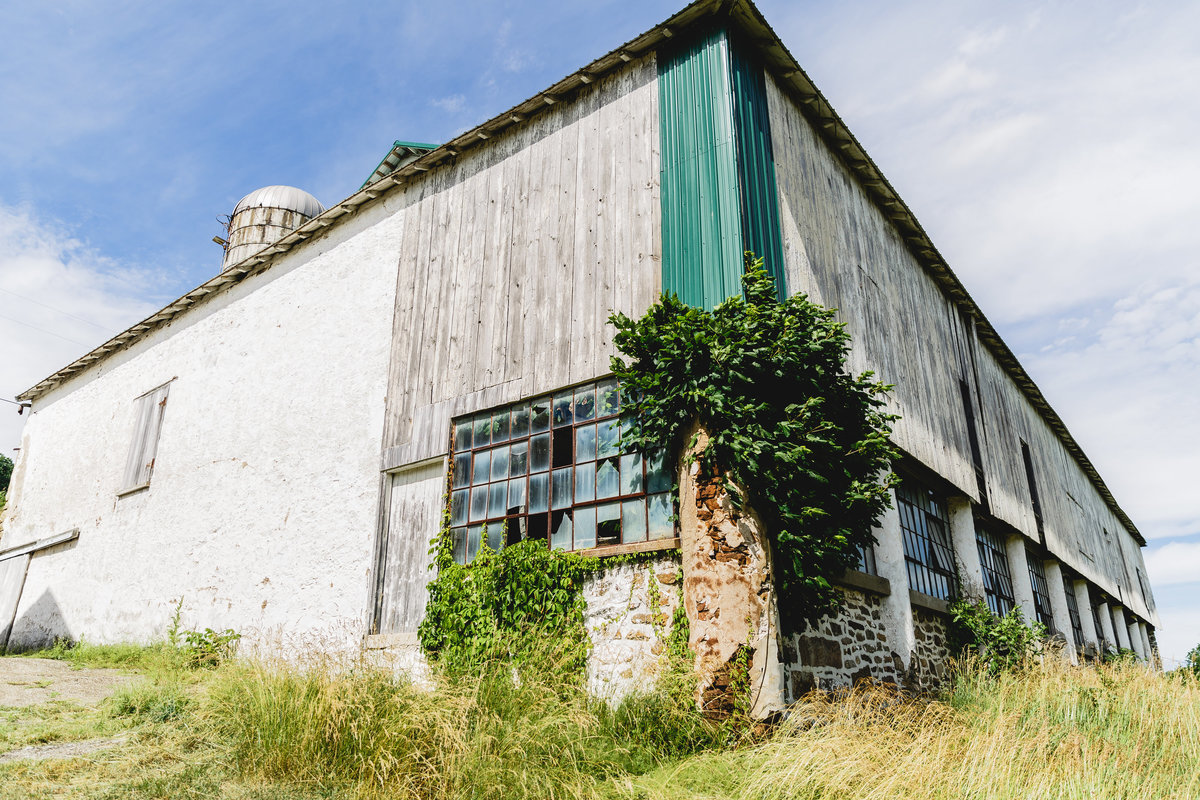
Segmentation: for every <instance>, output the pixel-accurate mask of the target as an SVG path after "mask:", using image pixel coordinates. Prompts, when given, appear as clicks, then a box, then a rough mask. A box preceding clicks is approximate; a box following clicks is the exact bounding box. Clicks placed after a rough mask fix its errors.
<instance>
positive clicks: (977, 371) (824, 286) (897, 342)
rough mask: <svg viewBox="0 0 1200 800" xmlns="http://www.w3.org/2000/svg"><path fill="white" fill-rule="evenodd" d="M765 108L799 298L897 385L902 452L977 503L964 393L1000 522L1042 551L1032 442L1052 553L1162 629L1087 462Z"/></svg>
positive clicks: (915, 265)
mask: <svg viewBox="0 0 1200 800" xmlns="http://www.w3.org/2000/svg"><path fill="white" fill-rule="evenodd" d="M767 99H768V103H769V106H770V111H771V126H772V142H773V145H774V149H775V166H776V180H777V183H778V187H779V202H780V215H781V218H782V227H783V241H784V258H785V261H786V271H787V280H788V287H789V290H790V291H793V292H803V293H806V294H808V295H809V297H810V298H811V299H813V300H814V301H816V302H819V303H822V304H823V305H826V306H831V307H834V308H836V309H838V315H839V318H840V319H841V320H842V321H844V322H845V323H846V326H847V330H848V332H849V333H850V334H851V336H852V337H853V351H852V353H851V357H850V360H849V365H850V368H851V369H852V370H855V371H861V370H868V369H869V370H873V371H874V372H875V373H876V374H877V375H878V376H879V377H880V378H881V379H882V380H884V381H886V382H888V383H893V384H895V385H896V388H895V390H894V392H893V393H892V397H891V401H890V410H893V411H895V412H896V413H898V414H900V416H901V420H900V421H899V422H898V423H897V424H896V428H895V435H894V437H893V438H894V441H895V442H896V443H897V444H898V445H899V446H900V447H901V448H903V449H904V450H905V451H906V452H907V453H909V454H910V455H912V456H913V457H914V458H916V459H917V460H919V461H920V462H922V463H923V464H925V465H926V466H928V467H930V468H932V469H933V470H935V471H936V472H937V473H938V474H939V475H941V476H942V477H943V478H945V479H946V480H947V481H948V482H950V483H951V484H953V485H954V486H955V487H957V488H958V490H959V491H961V492H962V494H964V495H966V496H968V497H970V498H971V499H972V500H973V501H976V502H978V501H979V500H980V497H979V492H978V488H977V481H976V478H975V474H974V468H973V463H972V454H971V448H970V440H969V436H968V432H967V422H966V415H965V412H964V409H963V403H962V394H961V389H960V381H962V382H965V383H966V385H967V386H968V388H969V391H970V394H971V398H972V403H973V404H974V407H975V415H976V420H977V424H976V429H977V431H978V436H979V446H980V450H981V455H982V461H983V471H984V476H985V482H986V486H987V491H988V501H989V504H990V508H991V512H992V513H993V514H994V515H995V516H996V517H997V518H999V519H1000V520H1002V521H1003V522H1005V523H1007V524H1009V525H1011V526H1012V527H1013V528H1015V529H1017V530H1019V531H1021V532H1022V533H1023V534H1025V535H1026V536H1028V537H1029V538H1030V539H1031V540H1034V541H1037V540H1038V531H1037V524H1036V520H1035V517H1034V513H1033V507H1032V502H1031V499H1030V491H1029V482H1028V479H1027V475H1026V469H1025V463H1024V458H1023V455H1022V450H1021V442H1022V441H1024V442H1025V443H1027V444H1028V446H1029V450H1030V456H1031V458H1032V461H1033V469H1034V478H1035V481H1036V482H1037V486H1038V496H1039V498H1040V501H1041V507H1042V518H1043V530H1044V533H1045V544H1046V546H1047V547H1048V548H1049V550H1050V551H1051V553H1053V555H1054V556H1055V557H1057V558H1058V559H1059V560H1061V561H1062V562H1063V563H1066V564H1068V565H1070V566H1071V567H1074V568H1075V569H1076V570H1078V571H1079V572H1080V573H1081V574H1083V575H1084V576H1085V577H1087V578H1089V579H1090V580H1092V581H1093V582H1095V583H1096V584H1098V585H1099V586H1101V587H1103V588H1104V589H1105V590H1106V591H1108V592H1110V593H1111V594H1112V595H1113V596H1114V597H1119V598H1123V599H1124V602H1125V603H1126V604H1127V605H1128V606H1129V608H1131V609H1132V610H1133V611H1135V612H1136V613H1138V614H1140V615H1142V616H1143V617H1145V618H1147V619H1152V620H1153V619H1155V617H1154V615H1153V612H1152V610H1151V609H1150V608H1147V605H1148V604H1147V602H1146V601H1145V599H1144V598H1143V595H1142V592H1141V589H1140V585H1139V582H1138V571H1139V570H1140V572H1141V574H1142V575H1143V576H1144V575H1145V566H1144V563H1143V561H1142V556H1141V551H1140V549H1139V548H1138V546H1137V543H1136V542H1135V541H1134V539H1133V538H1132V536H1130V535H1129V533H1128V532H1127V531H1126V530H1125V528H1124V527H1123V525H1122V524H1121V523H1120V522H1119V521H1118V519H1117V518H1116V516H1115V515H1114V514H1113V512H1112V510H1111V509H1110V508H1109V507H1108V505H1107V504H1106V503H1105V501H1104V500H1103V498H1102V497H1101V496H1100V494H1099V493H1098V492H1097V491H1096V488H1095V486H1094V485H1093V484H1092V483H1091V481H1090V480H1089V479H1088V477H1087V476H1086V475H1085V473H1084V471H1083V470H1082V469H1081V467H1080V466H1079V464H1078V462H1076V461H1075V459H1074V458H1073V457H1072V456H1071V455H1070V454H1069V453H1068V451H1067V449H1066V448H1065V447H1064V446H1063V443H1062V441H1061V440H1060V439H1059V438H1058V437H1057V435H1055V433H1054V432H1053V431H1052V430H1051V428H1050V427H1049V425H1047V424H1046V422H1045V420H1044V419H1043V418H1042V417H1041V415H1040V414H1039V413H1038V412H1037V411H1036V410H1035V409H1034V408H1033V406H1032V405H1031V404H1030V403H1029V402H1028V400H1027V399H1026V397H1025V396H1024V394H1022V392H1021V391H1020V389H1019V388H1018V387H1017V385H1016V383H1015V382H1014V381H1013V380H1012V378H1011V377H1010V376H1009V375H1008V373H1007V372H1005V371H1004V370H1003V368H1002V367H1001V366H1000V364H999V362H998V361H997V360H996V358H995V357H994V356H993V355H992V353H991V352H990V351H989V350H988V349H987V348H986V347H985V346H983V345H982V344H981V343H980V342H979V340H978V338H977V337H976V335H975V332H974V330H973V327H972V324H971V322H970V320H969V319H968V318H965V317H964V316H963V315H961V314H960V313H959V311H958V308H957V306H956V304H955V303H954V302H953V301H952V300H951V299H950V298H948V297H947V296H946V295H945V294H944V292H943V291H942V290H941V289H940V288H939V286H938V285H937V284H936V283H935V282H934V280H933V279H932V278H931V277H930V276H929V275H928V273H927V272H926V271H925V270H924V268H923V267H922V266H921V265H920V263H919V262H918V261H917V259H916V258H915V257H914V256H913V255H912V253H911V251H910V250H909V249H908V248H907V246H906V245H905V244H904V242H903V240H902V239H901V237H900V235H899V234H898V232H897V231H896V229H895V228H894V226H893V225H892V224H891V223H890V222H889V221H888V219H887V217H886V215H885V214H884V213H883V211H882V210H881V209H880V208H879V207H878V206H877V205H876V204H875V203H874V202H872V201H871V199H870V198H869V196H868V195H867V193H866V192H865V191H864V190H863V188H862V186H861V185H860V184H859V183H858V182H857V181H856V180H855V178H854V177H853V176H852V175H851V173H850V171H849V170H848V169H847V168H846V167H845V165H844V164H843V163H842V162H841V161H840V160H839V159H838V158H837V157H836V156H835V155H834V154H833V153H832V152H831V150H830V149H829V148H828V147H827V146H826V145H825V144H824V142H823V141H822V140H821V138H820V137H819V136H818V135H817V133H816V131H815V130H814V128H813V127H812V125H811V124H810V123H809V121H808V120H807V119H806V118H805V116H804V115H803V114H802V112H801V111H800V109H799V108H798V107H797V105H796V104H794V103H793V102H792V101H791V100H790V99H789V98H788V97H786V96H785V94H784V93H783V92H782V91H781V90H780V88H779V85H778V84H777V83H776V82H775V81H774V80H772V79H771V78H770V77H769V76H768V80H767ZM1106 531H1107V534H1106V533H1105V532H1106Z"/></svg>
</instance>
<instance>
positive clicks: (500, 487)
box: [450, 379, 675, 563]
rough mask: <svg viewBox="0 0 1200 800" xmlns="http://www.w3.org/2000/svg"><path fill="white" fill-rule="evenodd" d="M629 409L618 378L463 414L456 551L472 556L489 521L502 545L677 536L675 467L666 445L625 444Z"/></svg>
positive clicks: (458, 556)
mask: <svg viewBox="0 0 1200 800" xmlns="http://www.w3.org/2000/svg"><path fill="white" fill-rule="evenodd" d="M620 414H621V398H620V393H619V392H618V389H617V383H616V380H615V379H609V380H602V381H598V382H592V383H587V384H584V385H583V386H576V387H572V388H570V389H564V390H561V391H558V392H555V393H554V394H553V395H547V396H545V397H539V398H537V399H535V400H532V401H528V400H523V401H521V402H519V403H514V404H512V405H509V406H505V407H503V408H499V409H495V410H493V411H487V412H483V413H479V414H475V415H473V416H470V417H463V418H461V419H458V420H455V421H454V452H453V477H452V479H451V489H450V525H451V531H452V535H453V538H454V558H455V560H456V561H458V562H459V563H467V562H469V561H471V560H472V559H473V558H474V557H475V553H476V552H477V551H478V550H479V545H480V542H481V541H482V540H483V537H484V533H485V530H486V536H487V542H488V545H489V546H490V547H491V548H492V549H494V550H499V549H500V548H502V547H504V546H505V545H507V544H513V543H515V542H518V541H521V540H522V539H545V540H548V541H549V543H550V546H551V547H553V548H556V549H562V550H587V549H589V548H593V547H604V546H608V545H617V544H633V543H637V542H645V541H653V540H657V539H670V538H672V537H674V536H675V523H674V522H673V520H672V516H673V514H674V506H673V503H672V500H671V495H670V489H671V483H672V475H671V474H670V470H669V469H667V467H666V465H665V464H664V463H663V459H662V456H661V454H657V455H650V456H644V455H643V454H642V453H638V452H630V451H629V450H628V448H622V446H621V444H620V440H621V431H622V429H623V428H624V427H625V426H626V425H627V419H625V418H622V417H621V416H620Z"/></svg>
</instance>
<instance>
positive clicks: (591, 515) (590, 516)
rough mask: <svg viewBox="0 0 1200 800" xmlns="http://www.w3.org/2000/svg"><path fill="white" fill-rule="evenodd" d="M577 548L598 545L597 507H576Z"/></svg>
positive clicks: (575, 530) (575, 531)
mask: <svg viewBox="0 0 1200 800" xmlns="http://www.w3.org/2000/svg"><path fill="white" fill-rule="evenodd" d="M574 517H575V520H574V522H575V524H574V526H573V527H574V533H575V549H576V550H582V549H583V548H585V547H595V546H596V507H595V506H588V507H587V508H577V509H575V514H574Z"/></svg>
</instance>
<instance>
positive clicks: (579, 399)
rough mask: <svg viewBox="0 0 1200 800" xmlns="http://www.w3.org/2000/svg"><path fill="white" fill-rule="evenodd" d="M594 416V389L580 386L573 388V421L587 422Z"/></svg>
mask: <svg viewBox="0 0 1200 800" xmlns="http://www.w3.org/2000/svg"><path fill="white" fill-rule="evenodd" d="M595 418H596V389H595V387H593V386H581V387H579V388H578V389H576V390H575V422H576V424H578V423H580V422H587V421H588V420H589V419H595Z"/></svg>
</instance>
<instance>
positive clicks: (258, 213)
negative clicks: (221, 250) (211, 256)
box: [221, 186, 325, 270]
mask: <svg viewBox="0 0 1200 800" xmlns="http://www.w3.org/2000/svg"><path fill="white" fill-rule="evenodd" d="M324 212H325V206H323V205H321V201H319V200H317V198H315V197H313V196H312V195H311V194H309V193H308V192H306V191H304V190H303V189H297V188H296V187H295V186H264V187H263V188H261V189H256V190H254V191H253V192H251V193H250V194H248V195H246V196H245V197H243V198H242V199H241V200H239V201H238V204H237V205H236V206H235V207H234V209H233V214H232V215H231V216H230V218H229V241H228V244H227V245H226V246H225V259H224V260H223V261H222V263H221V269H222V270H225V269H228V268H229V267H231V266H233V265H234V264H237V263H238V262H240V261H241V260H242V259H245V258H248V257H249V256H252V255H254V254H255V253H257V252H258V251H259V250H262V249H263V248H264V247H267V246H268V245H272V244H274V243H275V242H277V241H279V240H280V239H282V238H283V237H284V236H286V235H288V234H289V233H291V232H292V231H294V230H296V229H297V228H299V227H300V226H301V225H303V224H304V223H306V222H308V221H309V220H310V219H312V218H313V217H316V216H319V215H320V214H323V213H324Z"/></svg>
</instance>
